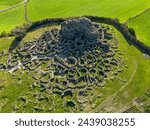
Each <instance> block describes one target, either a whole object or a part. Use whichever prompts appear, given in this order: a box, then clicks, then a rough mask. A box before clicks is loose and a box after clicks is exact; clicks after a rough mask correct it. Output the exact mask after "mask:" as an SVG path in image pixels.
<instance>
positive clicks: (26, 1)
mask: <svg viewBox="0 0 150 130" xmlns="http://www.w3.org/2000/svg"><path fill="white" fill-rule="evenodd" d="M25 3H28V0H24V1H23V2H21V3H19V4H16V5H13V6H11V7H9V8H6V9H3V10H0V13H2V12H5V11H7V10H10V9H13V8H16V7H18V6H20V5H22V4H25Z"/></svg>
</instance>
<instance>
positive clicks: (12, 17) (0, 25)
mask: <svg viewBox="0 0 150 130" xmlns="http://www.w3.org/2000/svg"><path fill="white" fill-rule="evenodd" d="M24 13H25V12H24V5H21V6H18V7H16V8H13V9H11V10H8V11H6V12H3V13H0V32H3V31H6V32H10V31H11V30H12V29H13V28H15V26H21V25H22V24H23V23H25V18H24Z"/></svg>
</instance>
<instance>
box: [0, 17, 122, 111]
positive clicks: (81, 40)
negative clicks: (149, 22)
mask: <svg viewBox="0 0 150 130" xmlns="http://www.w3.org/2000/svg"><path fill="white" fill-rule="evenodd" d="M117 45H118V41H117V40H116V38H114V36H113V33H110V28H109V27H108V26H106V25H102V24H96V23H92V22H91V21H90V20H89V19H88V18H85V17H81V18H75V19H69V20H66V21H65V22H63V23H62V24H61V29H60V30H59V29H58V28H52V29H50V30H49V31H46V32H45V33H43V34H42V36H41V37H39V38H38V39H35V40H33V41H28V42H26V43H24V44H22V45H20V46H18V47H17V48H16V49H15V50H13V51H12V52H11V53H10V54H9V56H8V60H7V65H6V64H2V63H1V64H0V69H8V70H9V72H10V73H16V72H17V71H18V70H19V69H22V70H23V71H27V72H29V71H33V72H34V75H33V79H34V82H33V84H32V87H31V88H30V89H31V90H30V91H31V92H29V93H30V97H31V96H32V95H33V99H32V100H33V102H34V103H35V102H39V103H40V101H42V100H46V102H47V103H49V102H48V99H49V95H52V94H56V95H60V96H61V98H62V99H64V100H63V103H62V108H64V110H65V111H70V107H71V108H72V109H71V110H72V111H77V109H79V108H80V109H84V107H86V104H87V103H88V104H91V100H92V98H94V96H95V95H93V91H94V88H95V87H98V88H99V87H104V86H105V85H106V80H113V79H114V77H116V78H117V75H118V74H119V73H121V72H122V71H123V69H124V68H119V67H122V66H123V64H124V62H123V61H122V59H121V57H117V56H116V54H117V53H121V52H119V51H118V50H117ZM116 50H117V51H116ZM43 65H44V67H43ZM110 77H111V78H110ZM112 77H113V78H112ZM19 79H20V80H21V78H19ZM37 90H38V93H37ZM42 92H45V93H46V95H45V96H44V97H43V96H42ZM24 96H25V97H26V98H27V97H28V95H23V97H24ZM68 97H69V99H67V98H68ZM18 100H20V98H18ZM55 102H57V101H55V100H53V101H52V107H51V110H50V109H49V108H47V109H48V110H45V112H46V111H54V109H55ZM94 104H95V103H94ZM26 105H27V104H26ZM91 105H92V106H93V104H91ZM16 106H17V104H15V108H16ZM43 107H44V106H43ZM44 109H46V107H45V108H39V106H37V104H36V106H35V107H34V108H33V111H43V110H44ZM15 110H17V111H18V110H19V108H18V109H15Z"/></svg>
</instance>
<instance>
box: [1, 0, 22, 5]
mask: <svg viewBox="0 0 150 130" xmlns="http://www.w3.org/2000/svg"><path fill="white" fill-rule="evenodd" d="M22 1H24V0H0V5H6V6H12V5H15V4H18V3H20V2H22Z"/></svg>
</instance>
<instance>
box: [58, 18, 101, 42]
mask: <svg viewBox="0 0 150 130" xmlns="http://www.w3.org/2000/svg"><path fill="white" fill-rule="evenodd" d="M59 34H60V37H61V38H62V39H66V40H73V41H76V40H77V41H79V42H80V41H81V40H95V41H97V39H98V36H99V32H98V28H97V26H95V25H94V24H92V22H91V21H90V20H89V19H88V18H78V19H70V20H68V21H65V22H63V23H62V25H61V30H60V32H59Z"/></svg>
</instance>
